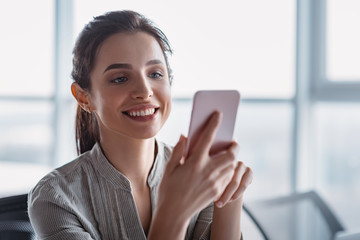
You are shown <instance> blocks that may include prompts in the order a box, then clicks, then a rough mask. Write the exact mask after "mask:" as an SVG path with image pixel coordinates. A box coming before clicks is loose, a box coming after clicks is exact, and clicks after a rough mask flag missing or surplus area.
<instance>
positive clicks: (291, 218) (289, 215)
mask: <svg viewBox="0 0 360 240" xmlns="http://www.w3.org/2000/svg"><path fill="white" fill-rule="evenodd" d="M244 210H245V211H246V212H247V213H248V215H249V216H250V217H251V218H252V220H253V221H254V222H255V224H256V225H257V226H258V228H259V230H260V232H261V233H262V235H263V237H264V239H271V240H288V239H292V240H303V239H329V240H330V239H333V238H334V237H335V234H336V233H337V232H339V231H343V230H344V227H343V226H342V224H341V223H340V222H339V220H338V219H337V217H336V216H335V215H334V213H333V212H332V211H331V210H330V208H329V207H328V205H327V204H326V203H325V202H324V201H323V200H322V199H321V198H320V196H319V195H318V194H317V193H316V192H314V191H309V192H305V193H296V194H292V195H290V196H285V197H279V198H273V199H269V200H261V201H254V202H247V203H246V204H245V208H244Z"/></svg>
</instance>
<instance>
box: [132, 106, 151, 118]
mask: <svg viewBox="0 0 360 240" xmlns="http://www.w3.org/2000/svg"><path fill="white" fill-rule="evenodd" d="M154 113H155V108H148V109H146V110H141V111H133V112H129V115H130V116H132V117H140V116H141V117H144V116H148V115H152V114H154Z"/></svg>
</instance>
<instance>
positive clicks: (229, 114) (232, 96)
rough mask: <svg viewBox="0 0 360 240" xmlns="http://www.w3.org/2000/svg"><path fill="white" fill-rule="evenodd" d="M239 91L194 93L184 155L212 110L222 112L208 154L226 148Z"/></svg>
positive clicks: (232, 130) (233, 124) (231, 129)
mask: <svg viewBox="0 0 360 240" xmlns="http://www.w3.org/2000/svg"><path fill="white" fill-rule="evenodd" d="M239 102H240V93H239V92H238V91H237V90H202V91H198V92H196V93H195V95H194V99H193V108H192V112H191V120H190V126H189V133H188V141H187V146H186V156H187V155H188V154H189V151H190V150H191V149H192V147H193V146H194V144H195V142H196V141H197V138H198V137H199V134H200V133H201V132H202V130H203V128H204V126H205V124H206V122H207V120H208V119H209V117H210V116H211V114H212V113H213V112H214V111H219V112H221V113H222V121H221V124H220V126H219V128H218V130H217V133H216V136H215V139H214V142H213V144H212V146H211V149H210V155H212V154H214V153H217V152H219V151H221V150H224V149H226V148H227V147H229V146H230V144H231V142H232V141H233V135H234V128H235V122H236V115H237V110H238V106H239Z"/></svg>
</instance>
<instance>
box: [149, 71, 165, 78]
mask: <svg viewBox="0 0 360 240" xmlns="http://www.w3.org/2000/svg"><path fill="white" fill-rule="evenodd" d="M149 77H151V78H162V77H163V74H162V73H159V72H153V73H151V74H150V75H149Z"/></svg>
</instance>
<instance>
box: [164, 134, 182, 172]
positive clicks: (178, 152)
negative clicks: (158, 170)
mask: <svg viewBox="0 0 360 240" xmlns="http://www.w3.org/2000/svg"><path fill="white" fill-rule="evenodd" d="M185 146H186V137H184V135H181V136H180V138H179V141H178V142H177V143H176V145H175V147H174V149H173V151H172V154H171V157H170V160H169V162H168V164H167V166H166V167H167V168H169V170H170V171H172V170H173V169H175V168H176V167H177V166H178V165H179V164H180V163H181V162H183V161H184V160H183V158H184V154H185Z"/></svg>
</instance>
